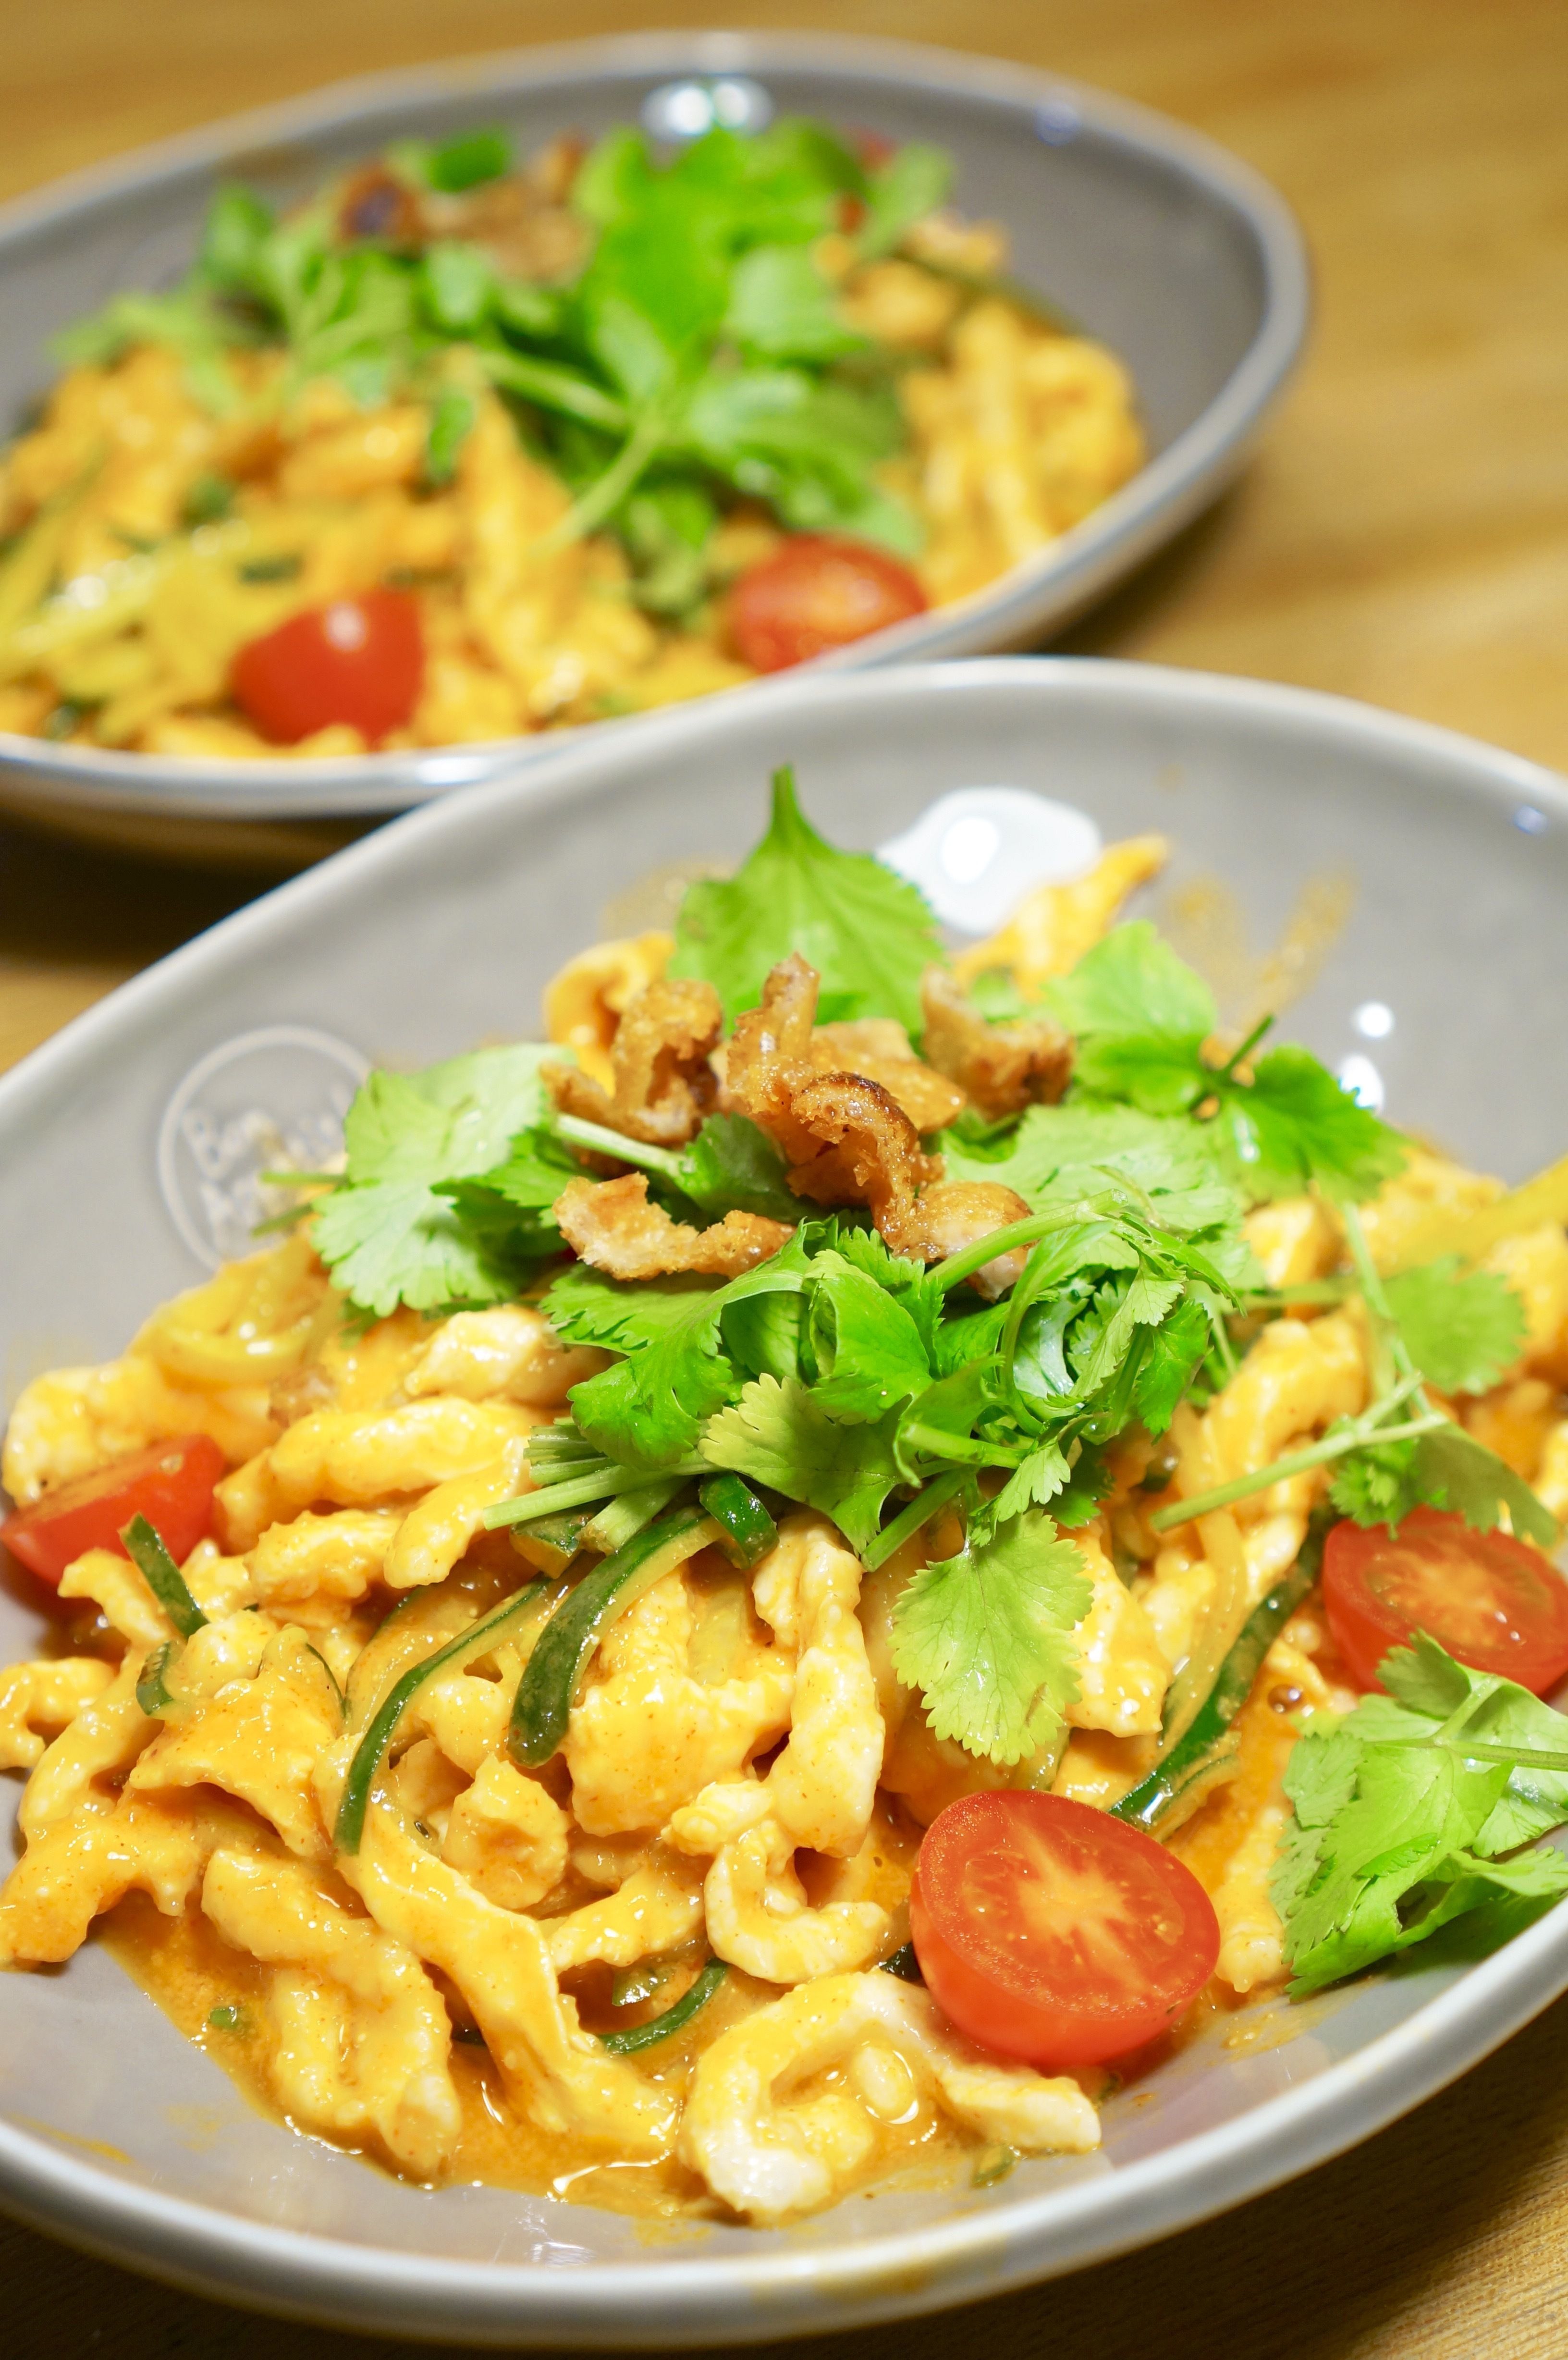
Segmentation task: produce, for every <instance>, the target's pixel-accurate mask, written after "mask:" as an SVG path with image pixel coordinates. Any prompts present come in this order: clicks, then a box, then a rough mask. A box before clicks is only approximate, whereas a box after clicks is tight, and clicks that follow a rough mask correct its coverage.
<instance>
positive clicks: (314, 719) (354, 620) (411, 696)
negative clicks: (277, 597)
mask: <svg viewBox="0 0 1568 2360" xmlns="http://www.w3.org/2000/svg"><path fill="white" fill-rule="evenodd" d="M424 669H425V644H424V636H423V633H422V632H421V630H420V628H419V607H418V606H417V605H416V604H415V602H414V600H413V599H412V598H410V597H409V596H408V593H407V592H406V591H402V590H366V591H365V592H364V593H363V594H362V595H360V596H359V597H357V598H334V599H333V600H332V604H331V605H330V606H312V607H310V608H309V609H308V610H307V612H306V613H304V614H303V615H290V617H289V620H288V621H287V622H286V623H279V625H278V628H277V629H276V630H275V631H268V632H267V633H266V634H265V635H264V636H263V637H262V638H261V639H252V640H251V642H250V644H249V646H248V647H244V648H242V649H241V650H240V651H239V653H238V655H237V656H236V657H235V658H234V671H233V672H232V674H231V676H230V683H229V684H230V687H231V689H232V690H233V692H234V702H235V703H236V704H237V705H240V706H241V707H242V708H243V710H244V711H245V713H246V714H247V715H248V716H249V717H250V719H251V720H252V721H254V722H255V724H256V727H257V728H258V729H259V730H260V731H261V734H262V736H263V737H270V738H271V739H272V740H273V741H274V743H275V744H277V745H279V746H296V745H298V744H299V740H300V738H301V737H312V736H313V735H314V733H315V732H316V731H317V730H318V729H327V728H330V727H332V724H333V723H334V722H343V721H346V722H349V723H351V724H352V726H353V727H354V728H355V729H362V730H363V731H364V732H365V736H366V737H368V738H369V739H370V740H371V742H372V744H374V743H375V742H376V739H377V738H380V737H385V736H386V735H387V731H388V729H397V728H400V727H402V725H403V723H404V722H405V721H407V720H408V718H409V716H411V714H412V713H413V710H414V707H415V705H417V704H418V703H419V683H420V682H421V680H422V679H423V677H424Z"/></svg>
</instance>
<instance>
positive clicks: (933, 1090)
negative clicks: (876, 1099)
mask: <svg viewBox="0 0 1568 2360" xmlns="http://www.w3.org/2000/svg"><path fill="white" fill-rule="evenodd" d="M811 1063H812V1065H814V1066H815V1067H816V1069H817V1071H818V1073H819V1074H864V1075H865V1076H866V1080H867V1081H868V1082H876V1083H877V1084H878V1085H879V1087H881V1088H883V1089H885V1090H886V1091H887V1095H888V1097H889V1098H891V1099H892V1100H893V1101H894V1103H895V1104H896V1105H898V1106H900V1107H902V1109H903V1110H904V1112H905V1113H906V1114H907V1115H908V1116H909V1120H910V1121H911V1122H912V1123H913V1124H914V1126H915V1129H916V1130H917V1131H920V1133H921V1134H922V1135H923V1134H925V1133H926V1132H928V1131H942V1130H945V1128H946V1126H947V1125H948V1124H949V1123H950V1122H956V1121H957V1120H958V1118H959V1116H960V1115H961V1114H962V1113H963V1112H964V1088H963V1087H960V1084H959V1081H958V1080H957V1079H956V1078H953V1077H949V1076H947V1075H945V1074H943V1073H939V1072H937V1071H936V1070H935V1069H934V1067H933V1065H931V1063H930V1062H923V1061H922V1060H921V1059H920V1058H919V1057H917V1056H916V1054H915V1053H914V1050H913V1049H912V1048H911V1047H910V1045H909V1034H908V1033H907V1032H905V1030H904V1028H903V1026H902V1025H901V1024H899V1023H897V1022H894V1020H893V1018H892V1017H890V1016H861V1017H856V1018H854V1019H852V1020H851V1022H848V1023H845V1024H819V1025H817V1026H816V1027H815V1029H814V1030H813V1032H812V1033H811Z"/></svg>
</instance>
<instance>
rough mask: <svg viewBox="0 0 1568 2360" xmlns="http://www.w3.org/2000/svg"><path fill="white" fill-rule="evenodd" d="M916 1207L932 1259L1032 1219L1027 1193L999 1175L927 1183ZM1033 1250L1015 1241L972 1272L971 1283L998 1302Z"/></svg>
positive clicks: (942, 1258) (926, 1251) (926, 1250)
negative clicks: (935, 1184) (936, 1185)
mask: <svg viewBox="0 0 1568 2360" xmlns="http://www.w3.org/2000/svg"><path fill="white" fill-rule="evenodd" d="M916 1209H917V1217H918V1218H917V1224H916V1225H917V1227H918V1229H919V1231H920V1251H921V1252H922V1253H923V1255H924V1257H925V1259H926V1261H927V1262H946V1261H947V1259H948V1257H949V1256H950V1255H951V1254H955V1253H962V1252H963V1251H964V1247H965V1246H972V1245H973V1244H974V1243H975V1240H976V1239H977V1238H985V1237H989V1236H990V1234H991V1232H992V1230H993V1229H1006V1228H1007V1226H1008V1224H1009V1223H1010V1222H1013V1221H1027V1220H1028V1218H1029V1206H1028V1205H1027V1204H1026V1203H1025V1202H1024V1200H1023V1198H1022V1197H1021V1196H1018V1195H1017V1194H1016V1193H1015V1191H1014V1190H1013V1189H1011V1188H1004V1187H1003V1186H1002V1185H1001V1183H1000V1181H997V1180H950V1181H948V1182H946V1183H945V1184H944V1185H942V1187H940V1188H928V1189H927V1191H926V1193H925V1195H924V1196H922V1197H921V1198H920V1204H919V1206H918V1207H917V1208H916ZM1028 1260H1029V1248H1028V1246H1014V1247H1012V1248H1011V1250H1010V1251H1008V1252H1007V1253H1000V1254H998V1255H997V1256H996V1261H995V1262H985V1263H983V1264H982V1266H981V1268H980V1269H979V1270H977V1271H975V1272H973V1273H971V1276H970V1279H969V1284H970V1285H971V1286H972V1287H974V1288H975V1291H976V1293H977V1294H980V1295H984V1296H985V1300H986V1302H987V1303H995V1302H996V1300H997V1298H998V1296H1000V1295H1006V1293H1007V1289H1008V1287H1009V1286H1016V1285H1017V1284H1018V1280H1019V1279H1020V1278H1021V1277H1022V1276H1023V1270H1024V1264H1025V1262H1028Z"/></svg>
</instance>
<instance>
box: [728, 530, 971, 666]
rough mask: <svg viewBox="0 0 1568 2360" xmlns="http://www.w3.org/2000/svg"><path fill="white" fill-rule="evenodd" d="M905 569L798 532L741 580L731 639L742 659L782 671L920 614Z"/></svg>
mask: <svg viewBox="0 0 1568 2360" xmlns="http://www.w3.org/2000/svg"><path fill="white" fill-rule="evenodd" d="M926 604H927V601H926V594H925V592H924V591H923V590H922V589H921V587H920V584H919V582H918V581H917V580H916V579H915V576H914V575H913V574H911V573H910V571H909V567H908V566H907V565H900V563H898V559H897V558H896V557H889V555H888V554H887V551H886V550H885V549H873V548H872V546H871V544H870V543H869V542H868V541H840V540H835V539H833V537H832V536H830V535H829V534H826V533H816V532H800V533H796V534H795V535H794V536H793V537H792V539H790V540H789V541H785V542H783V544H782V545H781V546H780V547H779V548H778V549H776V550H775V551H774V552H773V553H772V555H771V556H770V557H764V558H762V559H761V560H760V561H759V562H758V563H757V564H756V565H754V566H752V567H751V568H750V569H749V571H748V572H746V573H745V574H742V575H741V577H740V579H739V581H738V582H737V583H736V584H735V588H734V590H733V591H732V592H731V594H730V634H731V637H732V638H733V639H734V640H735V646H736V648H737V649H738V650H739V651H740V654H741V657H742V659H743V661H745V662H746V663H748V664H751V665H753V666H754V667H755V668H756V670H757V671H758V672H783V671H785V670H787V668H788V667H789V665H790V664H798V663H805V662H806V661H808V660H809V658H811V656H820V655H822V653H823V652H824V650H827V649H829V648H842V647H847V645H848V644H849V642H850V640H851V639H865V637H866V633H867V632H868V631H883V630H886V629H887V626H888V624H889V623H902V622H904V621H905V620H907V618H908V617H909V616H910V615H923V614H924V613H925V610H926Z"/></svg>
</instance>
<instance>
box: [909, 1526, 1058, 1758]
mask: <svg viewBox="0 0 1568 2360" xmlns="http://www.w3.org/2000/svg"><path fill="white" fill-rule="evenodd" d="M1093 1594H1094V1593H1093V1589H1092V1586H1091V1584H1090V1582H1089V1580H1088V1579H1087V1577H1086V1576H1085V1575H1084V1573H1083V1560H1082V1558H1081V1557H1080V1556H1079V1553H1078V1551H1077V1549H1076V1548H1074V1547H1073V1544H1072V1543H1071V1542H1070V1541H1062V1540H1060V1539H1058V1537H1057V1534H1056V1526H1055V1524H1053V1523H1052V1521H1051V1518H1050V1517H1049V1516H1048V1515H1046V1514H1045V1513H1044V1512H1043V1511H1042V1510H1041V1509H1039V1508H1031V1509H1029V1511H1028V1512H1027V1513H1025V1514H1023V1515H1020V1516H1018V1517H1017V1518H1016V1519H1014V1520H1013V1521H1012V1522H1011V1523H1009V1524H1004V1525H1003V1526H1002V1528H1001V1529H1000V1531H999V1532H998V1533H997V1534H996V1536H995V1538H994V1539H992V1540H990V1541H987V1542H985V1544H984V1545H983V1546H980V1547H978V1548H965V1549H964V1551H963V1552H962V1554H961V1555H959V1556H958V1557H945V1558H943V1559H942V1560H941V1561H940V1562H939V1563H937V1564H935V1565H928V1566H926V1567H924V1568H922V1569H921V1570H920V1572H919V1573H917V1574H916V1575H915V1577H914V1579H912V1580H911V1581H910V1582H909V1584H908V1586H907V1588H906V1589H905V1590H903V1592H902V1594H901V1595H900V1597H899V1600H898V1605H897V1607H896V1608H895V1610H894V1625H893V1660H894V1663H895V1665H896V1666H897V1667H898V1677H899V1678H900V1679H902V1680H905V1681H907V1682H908V1684H909V1687H911V1688H920V1690H922V1691H923V1693H924V1696H925V1700H926V1711H927V1714H928V1715H929V1717H930V1720H931V1728H932V1730H933V1732H935V1734H936V1735H937V1736H938V1737H950V1738H953V1739H956V1741H957V1742H958V1743H959V1744H960V1745H962V1746H964V1748H965V1749H966V1750H967V1751H968V1752H969V1753H971V1754H978V1755H980V1756H981V1757H982V1758H983V1759H984V1760H986V1761H991V1762H996V1763H1000V1764H1004V1765H1005V1764H1009V1763H1013V1762H1021V1761H1022V1760H1023V1758H1024V1757H1025V1755H1026V1754H1032V1753H1034V1752H1036V1751H1037V1750H1038V1748H1039V1747H1040V1746H1041V1745H1044V1744H1047V1743H1050V1741H1051V1739H1052V1738H1054V1737H1055V1736H1056V1734H1057V1733H1058V1732H1059V1730H1060V1729H1061V1726H1062V1715H1063V1713H1064V1712H1065V1710H1066V1709H1067V1707H1068V1706H1069V1705H1070V1704H1071V1703H1073V1700H1074V1699H1075V1698H1076V1696H1077V1694H1078V1683H1077V1677H1076V1674H1075V1671H1074V1668H1073V1666H1074V1662H1075V1653H1074V1649H1073V1635H1072V1634H1073V1629H1074V1628H1075V1626H1076V1625H1077V1624H1078V1623H1079V1622H1082V1621H1083V1616H1084V1615H1085V1614H1086V1613H1087V1612H1088V1611H1089V1603H1090V1600H1091V1598H1092V1596H1093Z"/></svg>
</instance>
